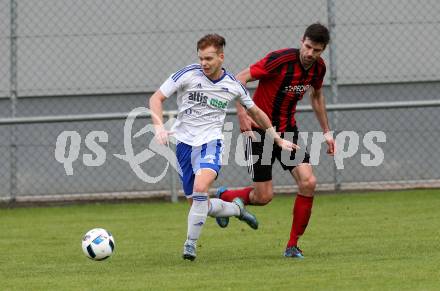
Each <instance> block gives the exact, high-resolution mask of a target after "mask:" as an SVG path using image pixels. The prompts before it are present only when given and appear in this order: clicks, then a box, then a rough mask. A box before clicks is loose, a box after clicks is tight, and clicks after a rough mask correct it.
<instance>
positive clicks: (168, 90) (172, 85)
mask: <svg viewBox="0 0 440 291" xmlns="http://www.w3.org/2000/svg"><path fill="white" fill-rule="evenodd" d="M198 69H200V65H199V64H192V65H189V66H186V67H184V68H182V69H180V70H179V71H177V72H175V73H174V74H172V75H171V76H169V77H168V79H167V80H166V81H165V82H164V83H163V84H162V85H161V86H160V88H159V89H160V91H161V92H162V93H163V94H164V95H165V96H166V97H170V96H172V95H173V94H174V93H176V92H177V90H179V88H182V87H183V86H184V85H185V82H186V81H187V80H188V79H189V78H190V77H191V75H192V73H193V72H194V71H195V70H198Z"/></svg>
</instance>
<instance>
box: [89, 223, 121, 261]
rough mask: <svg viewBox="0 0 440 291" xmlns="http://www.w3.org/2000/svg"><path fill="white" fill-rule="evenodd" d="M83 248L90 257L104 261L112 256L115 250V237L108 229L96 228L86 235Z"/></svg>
mask: <svg viewBox="0 0 440 291" xmlns="http://www.w3.org/2000/svg"><path fill="white" fill-rule="evenodd" d="M82 249H83V252H84V254H85V255H86V256H87V257H88V258H89V259H92V260H95V261H102V260H105V259H107V258H108V257H110V256H111V255H112V253H113V251H114V250H115V239H114V238H113V236H112V234H111V233H110V232H108V231H107V230H105V229H103V228H94V229H91V230H89V231H88V232H87V233H86V234H85V235H84V237H83V239H82Z"/></svg>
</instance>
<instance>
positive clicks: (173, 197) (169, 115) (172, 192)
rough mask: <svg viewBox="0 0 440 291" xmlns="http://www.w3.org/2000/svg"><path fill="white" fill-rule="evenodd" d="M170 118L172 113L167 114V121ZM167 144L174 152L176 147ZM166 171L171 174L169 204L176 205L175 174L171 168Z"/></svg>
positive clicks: (176, 178) (172, 115) (172, 116)
mask: <svg viewBox="0 0 440 291" xmlns="http://www.w3.org/2000/svg"><path fill="white" fill-rule="evenodd" d="M172 118H174V112H169V113H168V120H171V119H172ZM169 144H170V148H171V149H172V150H173V151H176V145H175V144H173V143H172V142H170V143H169ZM168 170H170V171H171V173H170V184H171V185H170V191H171V202H173V203H177V202H178V200H179V198H178V193H177V181H178V177H177V172H176V171H175V170H174V168H173V167H169V168H168Z"/></svg>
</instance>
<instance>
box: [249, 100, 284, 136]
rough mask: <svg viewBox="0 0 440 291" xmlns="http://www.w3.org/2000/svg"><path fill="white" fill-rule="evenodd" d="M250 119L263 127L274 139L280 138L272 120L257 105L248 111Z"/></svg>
mask: <svg viewBox="0 0 440 291" xmlns="http://www.w3.org/2000/svg"><path fill="white" fill-rule="evenodd" d="M248 112H249V114H250V115H251V117H252V119H253V120H254V121H255V122H256V123H257V124H258V125H259V126H260V127H261V128H263V129H265V130H266V132H267V133H269V135H270V136H272V137H273V139H274V140H277V139H281V137H280V136H279V135H278V133H277V132H276V131H275V129H274V128H273V125H272V122H271V121H270V119H269V117H268V116H267V115H266V114H265V113H264V112H263V111H262V110H261V109H260V108H258V107H256V106H254V107H252V108H251V110H249V111H248Z"/></svg>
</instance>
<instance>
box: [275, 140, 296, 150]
mask: <svg viewBox="0 0 440 291" xmlns="http://www.w3.org/2000/svg"><path fill="white" fill-rule="evenodd" d="M275 143H276V144H277V145H278V146H279V147H280V148H281V149H283V150H286V151H289V152H291V151H294V150H299V149H300V146H299V145H297V144H294V143H293V142H291V141H288V140H286V139H283V138H280V139H277V140H275Z"/></svg>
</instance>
